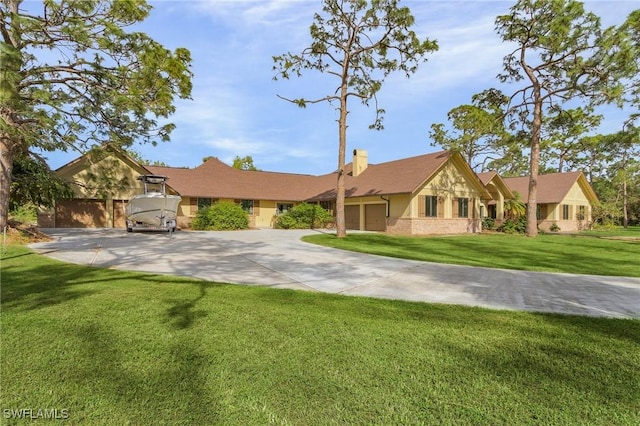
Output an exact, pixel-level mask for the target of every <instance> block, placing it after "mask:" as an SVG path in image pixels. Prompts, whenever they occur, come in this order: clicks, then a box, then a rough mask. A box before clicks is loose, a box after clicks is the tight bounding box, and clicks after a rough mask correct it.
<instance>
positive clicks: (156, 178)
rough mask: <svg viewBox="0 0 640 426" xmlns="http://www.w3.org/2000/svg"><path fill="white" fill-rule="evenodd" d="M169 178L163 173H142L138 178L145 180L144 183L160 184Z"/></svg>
mask: <svg viewBox="0 0 640 426" xmlns="http://www.w3.org/2000/svg"><path fill="white" fill-rule="evenodd" d="M168 179H169V178H168V177H167V176H161V175H140V176H138V180H141V181H143V182H144V183H150V184H154V185H159V184H162V183H165V182H166V181H167V180H168Z"/></svg>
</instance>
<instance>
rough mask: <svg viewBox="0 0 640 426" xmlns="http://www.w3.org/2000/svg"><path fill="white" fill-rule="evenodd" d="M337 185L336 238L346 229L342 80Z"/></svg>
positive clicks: (344, 120)
mask: <svg viewBox="0 0 640 426" xmlns="http://www.w3.org/2000/svg"><path fill="white" fill-rule="evenodd" d="M338 133H339V135H338V139H339V142H338V183H337V190H336V236H337V237H338V238H344V237H346V236H347V228H346V224H345V218H344V198H345V183H344V180H345V175H344V161H345V159H344V157H345V152H346V149H347V84H346V80H344V79H343V84H342V89H341V96H340V119H339V121H338Z"/></svg>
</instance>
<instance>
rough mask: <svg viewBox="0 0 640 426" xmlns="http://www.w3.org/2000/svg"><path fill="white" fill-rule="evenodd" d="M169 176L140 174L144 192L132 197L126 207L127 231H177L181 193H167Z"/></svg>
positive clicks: (139, 178)
mask: <svg viewBox="0 0 640 426" xmlns="http://www.w3.org/2000/svg"><path fill="white" fill-rule="evenodd" d="M167 179H169V178H168V177H167V176H160V175H140V176H139V177H138V180H140V181H142V183H143V185H144V192H143V193H142V194H139V195H135V196H133V197H131V199H130V200H129V204H127V206H126V208H125V217H126V224H127V232H133V231H134V230H135V229H157V230H166V231H170V232H172V231H175V230H176V227H177V222H176V216H177V213H178V204H179V203H180V201H181V200H182V198H181V197H180V196H179V195H171V194H167V186H166V182H167Z"/></svg>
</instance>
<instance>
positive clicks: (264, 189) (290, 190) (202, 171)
mask: <svg viewBox="0 0 640 426" xmlns="http://www.w3.org/2000/svg"><path fill="white" fill-rule="evenodd" d="M147 168H148V169H150V170H151V171H152V172H153V173H157V174H163V175H166V176H168V177H169V184H170V185H171V187H172V188H175V189H176V190H177V191H178V192H179V193H180V194H182V195H187V196H193V197H202V198H205V197H206V198H232V199H246V200H253V199H259V200H304V199H305V194H308V193H309V191H311V192H313V190H314V188H315V187H316V186H317V182H316V181H317V179H318V178H317V177H316V176H312V175H302V174H292V173H275V172H263V171H248V170H238V169H235V168H233V167H231V166H228V165H226V164H225V163H223V162H222V161H220V160H218V159H217V158H211V159H209V160H207V161H206V162H205V163H204V164H201V165H200V166H198V167H196V168H195V169H179V168H173V167H157V166H153V167H152V166H148V167H147Z"/></svg>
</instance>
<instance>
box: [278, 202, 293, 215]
mask: <svg viewBox="0 0 640 426" xmlns="http://www.w3.org/2000/svg"><path fill="white" fill-rule="evenodd" d="M292 208H293V204H291V203H278V204H277V208H276V214H283V213H286V212H288V211H289V210H290V209H292Z"/></svg>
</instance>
